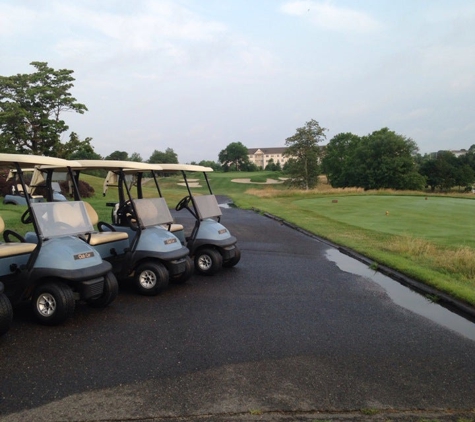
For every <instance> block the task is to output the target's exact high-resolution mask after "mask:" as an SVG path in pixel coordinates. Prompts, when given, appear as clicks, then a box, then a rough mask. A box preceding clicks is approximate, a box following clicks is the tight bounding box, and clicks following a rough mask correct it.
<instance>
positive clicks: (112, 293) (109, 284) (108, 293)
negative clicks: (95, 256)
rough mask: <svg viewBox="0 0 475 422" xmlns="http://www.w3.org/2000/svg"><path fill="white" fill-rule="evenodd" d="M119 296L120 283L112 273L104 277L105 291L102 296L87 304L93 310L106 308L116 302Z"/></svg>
mask: <svg viewBox="0 0 475 422" xmlns="http://www.w3.org/2000/svg"><path fill="white" fill-rule="evenodd" d="M118 294H119V283H118V282H117V279H116V278H115V275H114V274H113V273H112V272H108V273H107V274H106V275H105V277H104V290H103V292H102V295H101V296H99V297H97V298H94V299H90V300H88V301H87V304H88V305H89V306H90V307H91V308H105V307H106V306H109V305H110V304H111V303H112V302H114V300H115V298H116V297H117V295H118Z"/></svg>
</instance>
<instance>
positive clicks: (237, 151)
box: [218, 142, 249, 171]
mask: <svg viewBox="0 0 475 422" xmlns="http://www.w3.org/2000/svg"><path fill="white" fill-rule="evenodd" d="M218 158H219V162H220V163H221V165H222V167H223V169H224V171H228V170H237V171H239V170H243V169H247V166H248V164H249V156H248V151H247V147H245V146H244V145H243V143H242V142H231V143H230V144H229V145H228V146H227V147H226V148H224V149H223V150H221V152H220V153H219V156H218Z"/></svg>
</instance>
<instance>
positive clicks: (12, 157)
mask: <svg viewBox="0 0 475 422" xmlns="http://www.w3.org/2000/svg"><path fill="white" fill-rule="evenodd" d="M16 163H18V164H19V165H20V167H21V168H22V169H23V168H25V167H27V168H30V167H31V166H43V165H44V166H62V167H64V168H67V167H70V166H71V163H76V164H77V165H79V164H78V163H77V162H75V161H68V160H63V159H62V158H55V157H45V156H43V155H28V154H7V153H0V165H7V166H11V165H15V164H16Z"/></svg>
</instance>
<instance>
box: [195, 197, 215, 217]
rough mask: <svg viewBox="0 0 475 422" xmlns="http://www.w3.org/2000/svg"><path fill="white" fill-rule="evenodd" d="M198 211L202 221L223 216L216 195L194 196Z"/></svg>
mask: <svg viewBox="0 0 475 422" xmlns="http://www.w3.org/2000/svg"><path fill="white" fill-rule="evenodd" d="M193 199H194V201H195V206H196V211H197V212H198V217H199V218H200V220H203V219H205V218H211V217H219V216H221V215H222V212H221V209H220V208H219V205H218V201H217V200H216V196H214V195H201V196H193Z"/></svg>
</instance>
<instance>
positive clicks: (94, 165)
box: [78, 160, 160, 171]
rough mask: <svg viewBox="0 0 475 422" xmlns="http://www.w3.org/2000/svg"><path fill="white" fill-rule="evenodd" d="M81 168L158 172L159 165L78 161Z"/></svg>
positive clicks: (130, 162) (136, 162)
mask: <svg viewBox="0 0 475 422" xmlns="http://www.w3.org/2000/svg"><path fill="white" fill-rule="evenodd" d="M78 163H79V164H80V166H81V168H89V169H104V170H130V171H133V170H142V171H150V170H159V169H160V168H159V167H156V166H159V164H150V163H142V162H139V161H118V160H78Z"/></svg>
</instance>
